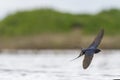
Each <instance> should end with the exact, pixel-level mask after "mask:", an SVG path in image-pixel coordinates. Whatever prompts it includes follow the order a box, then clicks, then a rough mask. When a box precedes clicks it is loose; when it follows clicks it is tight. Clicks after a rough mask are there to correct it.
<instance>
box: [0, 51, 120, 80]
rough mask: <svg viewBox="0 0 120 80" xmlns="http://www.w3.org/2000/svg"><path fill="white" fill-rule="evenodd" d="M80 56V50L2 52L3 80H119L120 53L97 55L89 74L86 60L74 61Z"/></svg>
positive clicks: (104, 52)
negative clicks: (85, 63) (84, 64)
mask: <svg viewBox="0 0 120 80" xmlns="http://www.w3.org/2000/svg"><path fill="white" fill-rule="evenodd" d="M16 53H17V54H16ZM78 55H79V50H40V51H30V50H28V51H22V50H21V51H12V52H9V51H3V52H2V54H0V80H113V79H120V51H119V50H110V51H107V50H106V51H103V52H101V53H99V54H96V55H95V56H94V59H93V61H92V64H91V65H90V67H89V68H88V69H87V70H84V69H83V68H82V60H83V57H81V58H79V59H77V60H75V61H71V60H72V59H74V58H75V57H76V56H78Z"/></svg>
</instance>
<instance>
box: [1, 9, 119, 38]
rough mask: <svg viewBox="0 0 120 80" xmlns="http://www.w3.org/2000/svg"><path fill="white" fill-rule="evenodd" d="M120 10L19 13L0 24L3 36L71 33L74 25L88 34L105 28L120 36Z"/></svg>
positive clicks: (43, 10) (39, 10)
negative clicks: (97, 12)
mask: <svg viewBox="0 0 120 80" xmlns="http://www.w3.org/2000/svg"><path fill="white" fill-rule="evenodd" d="M119 21H120V10H116V9H111V10H108V11H102V12H101V13H99V14H96V15H88V14H79V15H75V14H69V13H61V12H58V11H55V10H52V9H38V10H32V11H24V12H17V13H15V14H12V15H9V16H7V17H6V18H5V19H3V20H2V21H1V22H0V35H1V36H25V35H36V34H41V33H58V32H59V33H63V32H65V33H66V32H70V31H71V30H72V29H73V28H71V26H72V25H73V24H74V23H79V24H80V25H82V28H80V29H82V30H83V32H84V33H86V34H93V33H96V32H98V30H99V29H101V28H104V29H105V30H106V33H107V34H110V35H111V34H114V35H116V34H120V22H119Z"/></svg>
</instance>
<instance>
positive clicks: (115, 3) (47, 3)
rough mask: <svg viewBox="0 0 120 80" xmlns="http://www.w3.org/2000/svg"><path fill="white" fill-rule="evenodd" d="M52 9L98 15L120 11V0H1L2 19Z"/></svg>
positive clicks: (0, 11)
mask: <svg viewBox="0 0 120 80" xmlns="http://www.w3.org/2000/svg"><path fill="white" fill-rule="evenodd" d="M42 7H50V8H54V9H56V10H59V11H63V12H70V13H91V14H94V13H98V12H99V11H101V10H103V9H111V8H118V9H120V0H0V19H2V18H4V17H5V16H6V15H8V14H11V13H15V12H16V11H21V10H31V9H34V8H42Z"/></svg>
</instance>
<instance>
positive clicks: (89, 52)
mask: <svg viewBox="0 0 120 80" xmlns="http://www.w3.org/2000/svg"><path fill="white" fill-rule="evenodd" d="M103 35H104V29H101V30H100V32H99V33H98V35H97V36H96V38H95V39H94V41H93V42H92V43H91V44H90V45H89V46H88V47H87V48H84V49H81V52H80V54H79V56H78V57H76V58H75V59H77V58H79V57H81V56H83V55H84V59H83V69H87V68H88V67H89V65H90V64H91V61H92V59H93V56H94V54H96V53H99V52H100V51H101V50H100V49H98V46H99V45H100V43H101V41H102V38H103ZM75 59H73V60H75Z"/></svg>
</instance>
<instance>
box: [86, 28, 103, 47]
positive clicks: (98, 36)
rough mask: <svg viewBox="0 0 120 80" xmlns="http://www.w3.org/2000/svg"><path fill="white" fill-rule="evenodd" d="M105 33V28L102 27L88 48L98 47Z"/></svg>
mask: <svg viewBox="0 0 120 80" xmlns="http://www.w3.org/2000/svg"><path fill="white" fill-rule="evenodd" d="M103 35H104V29H102V30H101V31H100V32H99V33H98V35H97V37H96V38H95V40H94V41H93V42H92V44H91V45H90V46H89V47H88V48H97V47H98V46H99V44H100V42H101V40H102V38H103Z"/></svg>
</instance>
